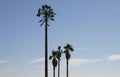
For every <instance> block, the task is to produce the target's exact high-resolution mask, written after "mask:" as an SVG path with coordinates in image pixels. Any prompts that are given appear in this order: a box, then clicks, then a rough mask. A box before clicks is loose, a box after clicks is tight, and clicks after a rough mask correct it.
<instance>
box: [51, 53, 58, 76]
mask: <svg viewBox="0 0 120 77" xmlns="http://www.w3.org/2000/svg"><path fill="white" fill-rule="evenodd" d="M56 55H57V52H56V51H52V56H50V57H49V59H50V60H51V59H52V65H53V77H55V68H56V66H57V57H56Z"/></svg>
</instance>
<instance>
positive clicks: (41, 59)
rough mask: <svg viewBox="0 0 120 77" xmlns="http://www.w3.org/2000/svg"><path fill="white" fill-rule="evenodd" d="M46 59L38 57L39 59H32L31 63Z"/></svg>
mask: <svg viewBox="0 0 120 77" xmlns="http://www.w3.org/2000/svg"><path fill="white" fill-rule="evenodd" d="M44 61H45V59H44V58H38V59H35V60H31V61H30V63H40V62H44Z"/></svg>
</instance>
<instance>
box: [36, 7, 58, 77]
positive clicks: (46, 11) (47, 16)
mask: <svg viewBox="0 0 120 77" xmlns="http://www.w3.org/2000/svg"><path fill="white" fill-rule="evenodd" d="M55 15H56V14H55V13H54V11H53V9H51V7H50V6H48V5H42V8H39V9H38V13H37V16H38V17H41V19H40V20H39V22H40V23H41V24H40V26H42V25H43V24H44V23H45V77H48V43H47V42H48V40H47V39H48V37H47V36H48V31H47V30H48V29H47V28H48V26H49V25H48V21H49V20H52V21H54V16H55Z"/></svg>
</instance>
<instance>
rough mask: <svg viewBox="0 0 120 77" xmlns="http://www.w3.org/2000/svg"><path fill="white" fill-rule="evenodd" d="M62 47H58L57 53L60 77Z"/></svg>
mask: <svg viewBox="0 0 120 77" xmlns="http://www.w3.org/2000/svg"><path fill="white" fill-rule="evenodd" d="M61 54H62V50H61V46H58V51H57V59H58V77H60V60H61Z"/></svg>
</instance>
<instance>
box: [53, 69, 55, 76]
mask: <svg viewBox="0 0 120 77" xmlns="http://www.w3.org/2000/svg"><path fill="white" fill-rule="evenodd" d="M53 77H55V67H53Z"/></svg>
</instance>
